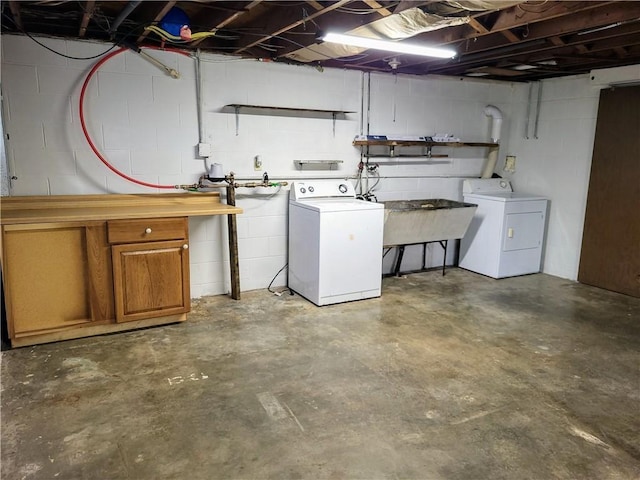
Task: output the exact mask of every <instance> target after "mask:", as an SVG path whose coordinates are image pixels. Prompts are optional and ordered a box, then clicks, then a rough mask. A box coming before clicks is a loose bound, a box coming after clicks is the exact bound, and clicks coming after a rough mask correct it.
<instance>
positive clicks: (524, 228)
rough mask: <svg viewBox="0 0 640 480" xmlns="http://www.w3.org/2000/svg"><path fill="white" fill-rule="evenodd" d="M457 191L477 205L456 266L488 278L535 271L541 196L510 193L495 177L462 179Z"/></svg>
mask: <svg viewBox="0 0 640 480" xmlns="http://www.w3.org/2000/svg"><path fill="white" fill-rule="evenodd" d="M462 193H463V197H464V201H465V202H468V203H475V204H476V205H478V208H477V209H476V212H475V214H474V217H473V219H472V220H471V224H470V225H469V228H468V229H467V233H466V234H465V236H464V237H463V238H462V240H461V241H460V257H459V263H458V265H459V266H460V267H462V268H464V269H466V270H471V271H472V272H477V273H481V274H483V275H487V276H489V277H493V278H503V277H514V276H517V275H526V274H529V273H537V272H539V271H540V269H541V261H542V246H543V243H544V236H545V224H546V216H547V203H548V201H547V199H546V198H543V197H540V196H537V195H529V194H525V193H518V192H514V191H513V187H512V186H511V183H510V182H509V181H507V180H504V179H501V178H487V179H471V180H465V181H464V182H463V187H462Z"/></svg>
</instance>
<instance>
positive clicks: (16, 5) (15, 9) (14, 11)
mask: <svg viewBox="0 0 640 480" xmlns="http://www.w3.org/2000/svg"><path fill="white" fill-rule="evenodd" d="M9 10H11V15H12V16H13V22H14V23H15V24H16V27H18V28H19V29H20V30H24V27H23V26H22V17H21V16H20V2H17V1H15V0H11V1H10V2H9Z"/></svg>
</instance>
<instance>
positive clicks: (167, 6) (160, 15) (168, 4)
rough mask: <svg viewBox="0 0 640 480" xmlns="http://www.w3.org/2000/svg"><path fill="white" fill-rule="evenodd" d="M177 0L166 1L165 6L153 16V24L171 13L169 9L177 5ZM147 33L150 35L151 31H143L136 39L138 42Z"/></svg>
mask: <svg viewBox="0 0 640 480" xmlns="http://www.w3.org/2000/svg"><path fill="white" fill-rule="evenodd" d="M175 4H176V2H166V3H165V4H164V6H163V7H162V8H161V9H160V10H159V11H158V13H157V14H156V16H155V17H153V20H152V21H151V23H152V24H155V23H158V22H159V21H160V20H162V19H163V18H164V16H165V15H166V14H167V13H169V10H171V9H172V8H173V7H174V6H175ZM147 35H149V32H146V31H145V32H142V35H140V36H139V37H138V39H137V40H136V43H140V42H142V41H143V40H144V39H145V38H146V37H147Z"/></svg>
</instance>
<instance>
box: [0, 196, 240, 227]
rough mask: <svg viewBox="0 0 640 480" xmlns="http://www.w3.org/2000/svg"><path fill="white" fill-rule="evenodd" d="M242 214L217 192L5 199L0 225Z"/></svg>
mask: <svg viewBox="0 0 640 480" xmlns="http://www.w3.org/2000/svg"><path fill="white" fill-rule="evenodd" d="M239 213H242V209H241V208H238V207H234V206H231V205H227V204H225V203H222V202H220V194H219V193H217V192H207V193H201V192H193V193H167V194H129V195H121V194H107V195H51V196H47V195H44V196H24V197H2V199H0V224H2V225H13V224H25V223H47V222H73V221H88V220H112V219H122V218H160V217H191V216H204V215H228V214H239Z"/></svg>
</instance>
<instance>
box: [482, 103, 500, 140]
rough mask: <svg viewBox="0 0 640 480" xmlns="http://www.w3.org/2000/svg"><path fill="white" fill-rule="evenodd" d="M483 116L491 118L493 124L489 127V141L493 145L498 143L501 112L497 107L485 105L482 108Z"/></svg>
mask: <svg viewBox="0 0 640 480" xmlns="http://www.w3.org/2000/svg"><path fill="white" fill-rule="evenodd" d="M484 114H485V115H486V116H487V117H491V118H492V120H493V123H492V125H491V141H492V142H493V143H499V142H500V130H501V129H502V112H501V111H500V109H499V108H498V107H494V106H493V105H487V106H486V107H484Z"/></svg>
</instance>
